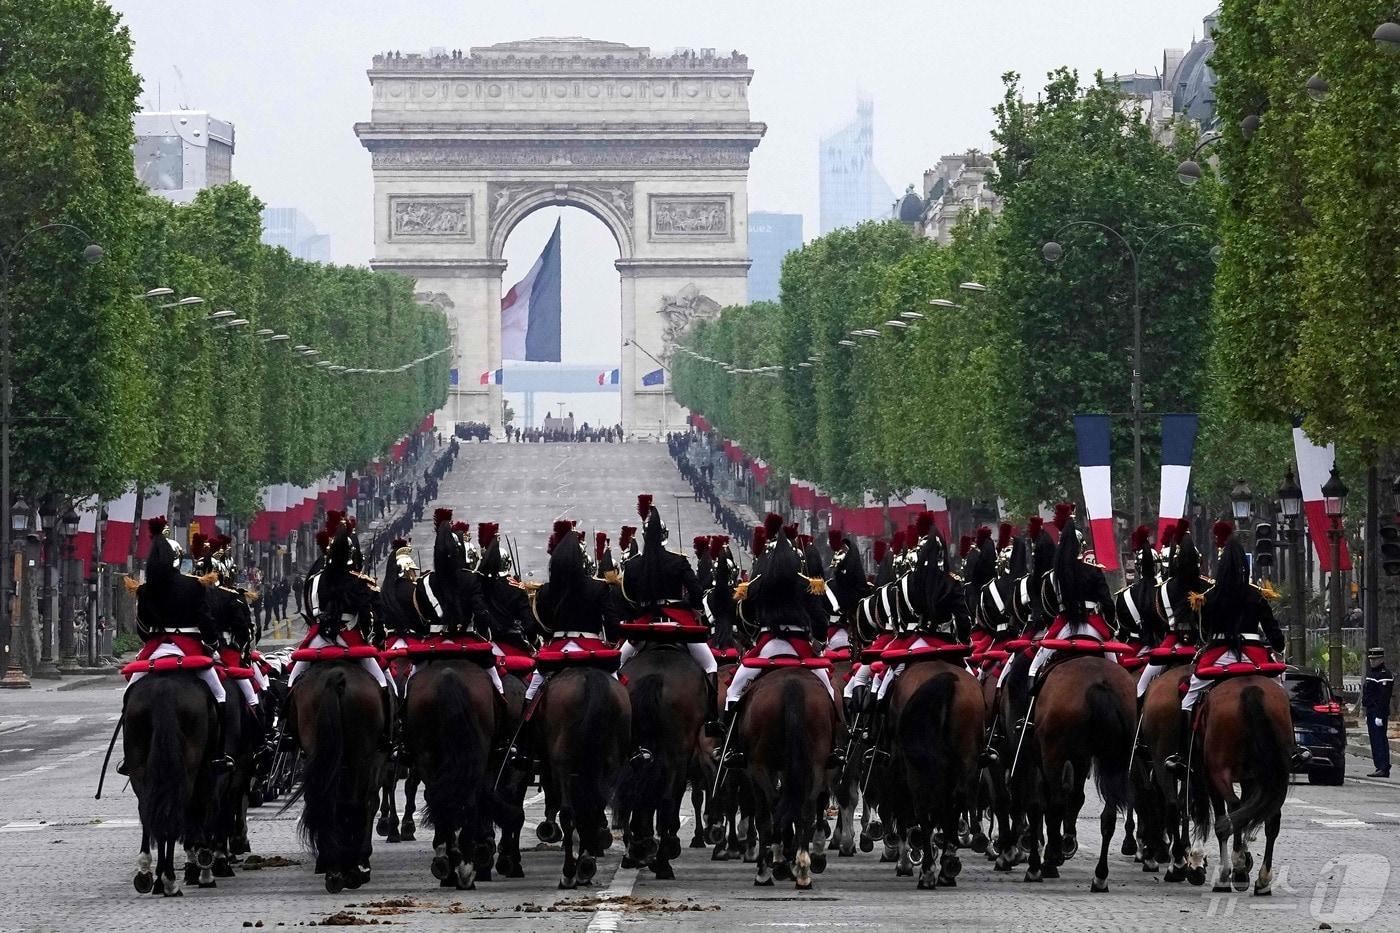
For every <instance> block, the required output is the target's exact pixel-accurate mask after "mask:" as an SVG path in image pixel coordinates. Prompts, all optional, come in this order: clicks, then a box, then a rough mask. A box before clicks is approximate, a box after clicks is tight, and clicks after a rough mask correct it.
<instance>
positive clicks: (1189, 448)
mask: <svg viewBox="0 0 1400 933" xmlns="http://www.w3.org/2000/svg"><path fill="white" fill-rule="evenodd" d="M1196 424H1197V418H1196V416H1195V415H1188V414H1170V415H1163V416H1162V492H1161V496H1160V498H1159V499H1158V504H1157V540H1158V541H1161V540H1162V535H1163V534H1165V533H1166V530H1167V528H1169V527H1171V526H1173V525H1175V524H1176V523H1177V520H1178V519H1180V518H1183V517H1184V516H1185V515H1186V490H1187V487H1189V486H1190V485H1191V456H1192V454H1193V453H1194V452H1195V449H1196Z"/></svg>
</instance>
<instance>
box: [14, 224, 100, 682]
mask: <svg viewBox="0 0 1400 933" xmlns="http://www.w3.org/2000/svg"><path fill="white" fill-rule="evenodd" d="M45 231H62V232H65V233H77V234H78V235H79V236H81V237H83V238H84V239H86V240H87V241H88V245H87V246H85V247H83V252H82V256H83V260H84V261H85V262H86V263H88V264H89V265H93V264H95V263H99V262H101V261H102V247H101V246H98V245H97V244H96V243H95V242H93V240H92V237H91V236H89V235H88V234H87V232H86V231H84V230H83V229H82V228H81V227H77V226H74V225H73V224H65V223H51V224H42V225H40V226H38V227H33V228H31V229H30V230H28V231H26V232H25V233H24V235H23V236H21V237H20V238H19V239H18V240H16V241H15V244H14V246H12V247H10V248H9V249H8V250H5V251H2V252H0V555H3V556H4V560H0V600H3V608H0V612H3V622H4V629H5V645H4V650H5V652H6V653H7V654H8V653H9V652H10V650H11V642H13V641H14V614H13V607H14V603H13V601H12V599H11V590H12V589H13V582H12V576H13V575H12V573H11V571H12V570H13V564H12V561H11V559H10V552H11V547H10V545H11V542H12V541H13V539H12V538H11V537H10V535H11V533H12V532H13V530H14V518H13V516H12V515H11V511H10V508H11V504H12V503H11V501H10V429H11V427H13V425H14V416H13V414H12V413H11V407H12V405H13V402H14V381H13V375H14V374H13V371H12V370H13V366H14V360H13V358H12V357H13V354H12V347H11V342H12V338H13V334H12V326H11V325H12V323H13V321H12V319H11V308H10V300H9V292H10V276H11V275H12V274H13V273H14V267H15V258H16V257H17V256H18V255H19V251H20V249H21V248H22V247H23V246H24V244H25V243H26V242H27V241H28V240H29V238H30V237H32V236H34V235H35V234H36V233H41V232H45ZM13 667H14V666H13V665H12V664H11V665H9V666H8V669H7V671H6V674H5V678H4V679H5V682H6V683H7V685H8V684H9V682H10V680H11V677H10V674H11V671H12V670H13ZM20 674H21V677H22V676H23V671H22V670H21V671H20ZM28 685H29V684H28V681H27V679H26V680H25V681H24V683H22V684H15V686H28Z"/></svg>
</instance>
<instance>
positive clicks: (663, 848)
mask: <svg viewBox="0 0 1400 933" xmlns="http://www.w3.org/2000/svg"><path fill="white" fill-rule="evenodd" d="M656 851H657V854H659V855H660V856H661V857H662V858H664V859H665V860H666V861H668V862H669V861H671V860H672V859H678V858H680V857H681V837H680V836H672V835H669V834H667V835H665V836H662V837H661V844H660V845H659V846H657V849H656Z"/></svg>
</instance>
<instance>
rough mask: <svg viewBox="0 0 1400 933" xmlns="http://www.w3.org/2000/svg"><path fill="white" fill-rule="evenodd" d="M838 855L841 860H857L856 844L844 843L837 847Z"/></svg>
mask: <svg viewBox="0 0 1400 933" xmlns="http://www.w3.org/2000/svg"><path fill="white" fill-rule="evenodd" d="M836 854H837V855H838V856H839V857H841V858H855V854H856V844H855V843H854V842H843V843H841V845H840V846H838V847H837V849H836Z"/></svg>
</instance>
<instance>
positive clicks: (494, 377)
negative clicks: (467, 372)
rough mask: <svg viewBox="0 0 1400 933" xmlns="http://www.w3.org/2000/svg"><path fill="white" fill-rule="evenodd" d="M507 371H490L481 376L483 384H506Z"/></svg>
mask: <svg viewBox="0 0 1400 933" xmlns="http://www.w3.org/2000/svg"><path fill="white" fill-rule="evenodd" d="M505 374H506V371H505V370H504V369H488V370H487V371H486V372H484V373H482V374H481V384H482V385H484V386H498V385H501V384H502V383H504V382H505Z"/></svg>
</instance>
